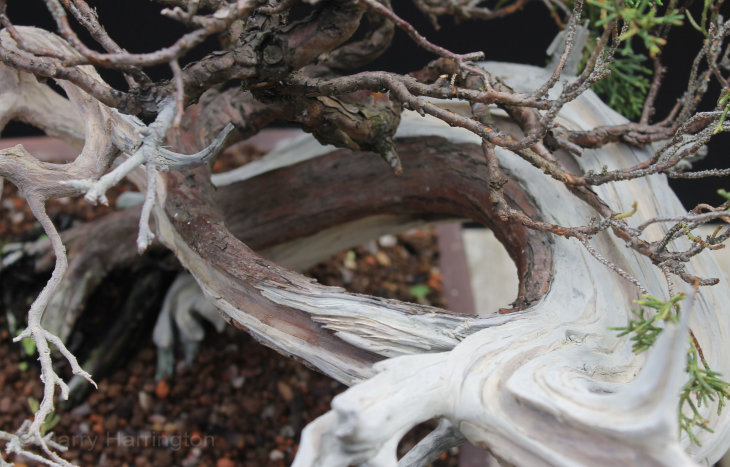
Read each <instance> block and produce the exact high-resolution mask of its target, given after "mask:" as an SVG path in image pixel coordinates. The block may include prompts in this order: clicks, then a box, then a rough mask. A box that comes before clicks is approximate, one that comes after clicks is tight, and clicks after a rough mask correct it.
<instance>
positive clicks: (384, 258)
mask: <svg viewBox="0 0 730 467" xmlns="http://www.w3.org/2000/svg"><path fill="white" fill-rule="evenodd" d="M375 260H376V261H377V262H378V264H379V265H381V266H383V267H384V268H387V267H389V266H390V264H391V263H390V257H389V256H388V255H387V254H386V253H385V252H384V251H379V252H377V253H376V254H375Z"/></svg>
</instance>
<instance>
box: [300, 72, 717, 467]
mask: <svg viewBox="0 0 730 467" xmlns="http://www.w3.org/2000/svg"><path fill="white" fill-rule="evenodd" d="M489 69H490V70H492V71H493V72H495V73H496V74H497V75H499V76H503V77H504V78H506V79H507V81H508V83H510V85H512V86H513V87H514V88H515V89H516V90H518V91H525V90H527V89H534V88H535V87H536V85H539V83H540V82H541V80H542V79H545V75H544V74H543V73H544V72H543V71H542V70H540V69H536V68H532V67H526V66H517V65H504V64H491V65H489ZM560 121H561V122H562V123H564V124H565V125H566V127H568V128H571V129H583V128H588V127H594V126H596V125H605V124H609V123H618V122H620V121H621V117H619V116H618V115H617V114H615V113H614V112H613V111H612V110H610V109H608V108H607V107H606V106H604V105H603V104H602V103H601V102H600V101H599V100H598V98H597V97H595V95H593V94H590V93H586V94H584V95H583V96H581V97H579V98H578V99H577V100H576V101H575V102H573V103H571V104H569V105H568V106H566V108H565V109H564V110H563V112H562V114H561V117H560ZM407 122H408V123H407V124H406V125H403V126H401V129H400V131H399V135H400V136H406V135H409V136H410V135H414V134H434V133H439V134H442V135H444V136H446V137H448V138H450V139H452V140H458V141H473V143H474V144H479V141H478V139H476V138H474V137H473V136H472V135H470V134H468V133H466V132H461V131H459V130H454V129H451V128H448V127H446V126H445V125H443V124H440V123H431V122H427V121H420V122H419V121H417V122H414V121H413V120H410V121H408V120H407ZM427 127H428V128H427ZM498 155H499V158H500V164H502V165H503V166H504V167H505V168H507V170H509V171H510V173H512V174H513V176H515V177H517V178H518V179H521V180H523V181H524V184H523V186H524V187H525V189H526V190H528V191H529V192H530V193H531V194H532V196H533V197H534V199H535V201H536V203H537V204H538V206H539V208H540V212H541V213H542V214H543V215H544V216H545V217H546V219H547V220H548V221H551V222H556V223H560V224H561V225H581V224H585V223H587V222H588V221H589V220H590V216H591V215H592V214H591V213H590V211H589V210H588V208H586V207H585V206H582V205H581V204H580V203H578V202H577V201H575V199H574V198H573V199H571V197H570V196H569V195H568V193H567V192H566V191H565V189H564V188H563V187H562V186H560V185H558V184H556V183H553V182H552V181H550V180H548V179H546V178H544V177H542V176H541V174H540V173H539V172H538V171H537V170H536V169H534V168H533V167H531V166H528V165H527V164H526V163H524V162H523V161H521V160H518V159H517V158H514V157H510V155H509V153H507V152H506V151H503V152H500V151H499V150H498ZM647 157H648V154H647V153H646V152H644V151H640V150H637V149H635V148H629V147H626V146H622V145H609V146H606V147H604V148H602V149H601V150H598V151H593V150H588V151H585V153H584V155H583V157H582V158H580V159H578V160H577V163H578V164H580V165H581V168H582V169H583V170H586V171H587V170H601V168H602V166H604V165H607V166H608V168H609V169H613V168H615V167H620V166H628V165H632V164H634V163H637V162H639V161H641V160H644V159H645V158H647ZM594 189H595V190H596V191H597V192H598V194H599V195H600V196H601V198H602V199H604V200H606V201H607V203H609V204H610V205H612V206H614V207H615V208H616V209H618V210H624V211H629V210H630V207H631V204H632V203H633V202H634V201H638V202H639V211H638V213H637V215H636V216H634V217H633V218H631V224H632V225H638V224H639V223H641V222H642V220H645V219H648V218H652V217H657V216H660V215H664V216H672V215H679V214H681V213H683V209H682V207H681V205H680V204H679V202H678V201H677V199H676V197H675V196H674V194H673V193H672V191H671V190H670V189H669V187H668V185H667V183H666V180H665V179H664V177H662V176H658V175H654V176H651V177H648V178H645V179H641V180H635V181H625V182H619V183H615V184H607V185H603V186H599V187H595V188H594ZM649 194H651V196H649ZM567 205H569V207H568V206H567ZM634 223H635V224H634ZM652 228H654V229H655V231H654V232H652V233H651V234H650V238H657V237H659V236H660V235H661V234H662V233H663V232H662V230H661V226H659V225H655V226H653V227H652ZM575 243H576V241H575V240H566V239H563V238H556V239H555V242H554V244H553V249H554V253H555V254H554V258H555V263H554V271H553V272H554V275H553V278H554V281H553V283H552V285H551V288H550V291H549V292H548V293H547V294H546V295H545V297H544V298H543V300H541V302H540V303H538V304H537V305H535V306H533V307H531V308H530V309H528V310H525V311H522V312H519V313H516V314H514V315H510V316H509V317H508V318H507V319H505V317H504V316H494V317H486V318H480V319H479V320H478V321H480V322H481V323H485V322H490V321H492V324H493V326H490V327H487V328H486V329H482V330H480V331H479V332H477V333H475V334H472V335H471V336H469V337H468V338H466V339H464V340H463V341H462V342H461V343H459V344H458V345H457V346H456V347H455V348H454V349H453V350H451V351H450V352H444V353H437V354H423V355H414V356H403V357H398V358H394V359H390V360H387V361H385V362H381V363H378V364H377V365H376V371H377V372H378V374H377V376H375V377H374V378H372V379H370V380H368V381H367V382H365V383H361V384H359V385H356V386H354V387H352V388H351V389H349V390H348V391H346V392H345V393H344V394H342V395H340V396H338V397H337V398H336V399H335V400H334V401H333V410H332V411H331V412H330V413H328V414H326V415H324V416H322V417H321V418H320V419H318V420H317V421H315V422H314V423H312V424H311V425H310V426H308V427H307V428H306V430H305V432H304V435H303V440H302V445H301V447H300V450H299V454H298V457H297V460H296V462H295V465H297V466H305V465H322V466H324V465H348V464H363V465H395V464H396V462H397V460H396V457H395V447H396V445H397V440H398V439H399V438H400V437H401V436H402V435H403V434H404V433H405V432H406V431H407V430H408V429H409V428H410V427H411V426H413V425H415V424H417V423H419V422H421V421H424V420H427V419H430V418H445V419H447V420H449V421H450V422H451V423H453V424H454V425H455V426H456V427H458V428H459V430H460V431H461V433H463V434H464V436H465V437H466V438H467V439H468V440H469V441H471V442H473V443H475V444H477V445H479V446H482V447H484V448H487V449H489V450H490V451H491V452H492V453H493V454H494V455H496V456H497V457H498V458H500V459H503V460H505V461H507V462H508V463H511V464H516V465H602V464H612V465H616V464H626V465H653V464H658V465H681V464H690V463H692V460H694V461H697V462H700V463H702V464H711V463H713V462H714V461H716V460H717V459H718V458H719V457H720V456H721V455H722V454H724V452H725V451H726V450H727V447H728V444H729V441H730V432H729V429H728V416H727V411H725V412H723V414H722V416H717V413H716V408H715V407H705V409H704V410H705V411H704V412H703V414H704V415H705V416H706V417H708V418H709V419H710V420H711V421H710V425H711V428H712V429H713V430H714V433H710V432H704V431H698V432H697V433H696V435H697V436H698V437H699V438H700V440H701V442H702V446H701V447H700V446H696V445H690V443H689V442H688V440H687V439H686V438H683V439H679V438H678V433H679V432H678V425H677V412H676V411H677V406H678V394H679V388H680V387H681V385H682V384H683V382H684V379H685V378H686V376H685V375H684V374H683V372H684V366H685V350H686V346H687V335H686V332H685V331H686V327H684V326H686V324H683V325H682V326H680V328H678V329H677V328H674V327H672V326H669V327H668V328H667V329H666V330H665V332H664V333H663V334H662V338H661V341H660V342H658V343H657V347H656V348H654V349H652V350H651V351H650V352H649V354H648V355H647V356H646V358H644V357H643V356H639V357H637V356H636V355H634V354H633V353H632V352H631V348H630V347H631V346H630V345H629V343H628V342H627V341H626V340H625V338H616V336H615V334H614V333H612V332H610V331H608V329H609V328H610V327H613V326H623V325H625V323H626V321H627V319H628V318H629V313H630V311H629V310H630V309H631V307H632V304H631V300H632V299H633V298H636V297H637V288H636V287H635V286H634V285H633V284H632V283H631V282H629V281H626V280H625V279H623V278H621V277H619V276H618V275H617V274H615V273H614V272H612V271H610V270H609V269H607V268H605V267H603V265H601V264H600V263H599V262H598V261H596V259H594V258H593V257H592V256H591V255H590V254H589V253H588V252H587V251H586V250H585V249H578V248H575ZM591 243H592V246H593V247H594V248H595V249H596V250H597V251H599V252H600V253H601V254H602V255H603V256H605V257H606V258H608V259H609V260H610V261H611V262H613V263H614V264H616V265H618V266H620V267H621V268H622V269H623V270H625V271H627V272H628V273H629V274H631V275H632V276H633V277H635V278H637V280H638V281H639V282H640V283H641V284H643V285H644V286H645V287H646V288H647V289H648V291H649V292H650V293H652V294H659V295H661V294H663V292H662V291H663V289H664V287H666V286H665V284H664V280H663V278H662V277H661V273H660V272H659V271H658V270H657V268H654V267H653V266H652V265H651V264H649V263H648V261H646V260H645V259H643V258H639V257H637V256H636V255H634V254H633V253H632V252H631V250H629V249H628V248H626V247H625V246H624V245H621V244H620V242H619V241H616V240H615V239H614V238H613V237H611V236H609V235H599V236H597V237H596V238H595V239H594V240H593V241H592V242H591ZM691 265H692V268H693V271H694V272H695V273H697V274H703V275H705V276H712V277H721V278H724V276H723V274H722V272H721V271H720V270H719V268H718V267H717V264H716V262H715V261H714V259H713V258H712V257H711V256H709V255H705V254H703V255H700V256H699V257H697V258H696V259H694V260H693V261H692V263H691ZM728 298H729V297H728V291H727V288H726V287H714V288H703V289H701V291H700V293H698V294H697V297H696V299H695V300H694V303H693V304H690V303H686V304H685V308H684V312H685V317H686V318H688V320H689V325H690V326H691V327H692V329H693V330H694V332H695V334H696V335H697V338H698V340H699V341H700V342H701V343H702V346H703V348H705V349H707V351H706V357H707V358H708V359H709V361H711V362H712V365H717V366H718V370H719V371H721V372H722V373H723V374H729V373H728V372H729V371H730V362H728V360H727V359H726V358H724V357H723V355H724V353H725V350H724V349H725V348H726V346H727V345H728V344H727V342H728V340H727V338H728V332H729V331H730V327H729V326H730V323H729V322H728V319H727V316H726V314H725V313H724V311H723V310H724V308H725V306H724V304H726V303H727V301H728ZM341 309H343V310H347V309H348V307H347V306H346V304H345V303H344V301H343V302H342V304H341ZM479 311H480V313H481V314H482V315H484V314H488V313H491V312H492V310H479ZM343 314H344V313H343ZM343 321H346V319H345V318H343ZM340 325H341V326H343V327H344V326H346V324H344V323H343V324H340ZM351 329H352V332H357V331H356V326H352V328H351ZM700 335H701V336H700ZM394 345H395V346H397V343H394Z"/></svg>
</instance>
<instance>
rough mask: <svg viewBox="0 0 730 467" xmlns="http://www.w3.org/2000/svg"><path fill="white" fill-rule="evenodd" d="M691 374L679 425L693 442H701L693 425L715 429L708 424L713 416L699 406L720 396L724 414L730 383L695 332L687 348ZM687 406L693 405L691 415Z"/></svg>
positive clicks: (684, 388)
mask: <svg viewBox="0 0 730 467" xmlns="http://www.w3.org/2000/svg"><path fill="white" fill-rule="evenodd" d="M687 374H689V380H688V381H687V382H686V383H685V384H684V386H682V392H681V394H680V396H679V429H680V431H684V432H685V433H687V436H689V438H690V439H691V440H692V442H693V443H695V444H697V445H698V446H699V445H700V442H699V440H698V439H697V437H696V436H695V435H694V433H692V427H693V426H699V427H700V428H702V429H704V430H707V431H709V432H711V433H712V429H711V428H710V427H708V426H707V423H708V422H709V420H707V419H706V418H704V417H703V416H702V415H701V414H700V411H699V408H700V407H702V405H703V404H704V405H705V406H709V405H710V404H711V403H712V402H714V400H715V397H717V414H718V415H720V413H722V409H723V407H725V399H728V398H729V397H730V383H728V382H727V381H725V380H723V379H722V375H721V374H720V373H718V372H716V371H713V370H712V369H711V368H710V366H709V365H708V364H707V360H705V358H704V356H703V355H702V353H701V352H700V350H699V347H698V345H697V342H696V340H695V339H694V336H692V340H691V344H690V347H689V350H688V351H687ZM685 407H687V408H689V411H688V412H689V413H691V416H688V415H686V414H685V410H684V409H685Z"/></svg>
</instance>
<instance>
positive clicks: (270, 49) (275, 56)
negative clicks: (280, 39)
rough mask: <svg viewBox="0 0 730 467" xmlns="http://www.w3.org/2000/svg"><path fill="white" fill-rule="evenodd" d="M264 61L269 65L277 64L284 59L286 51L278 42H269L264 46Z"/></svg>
mask: <svg viewBox="0 0 730 467" xmlns="http://www.w3.org/2000/svg"><path fill="white" fill-rule="evenodd" d="M263 59H264V63H266V64H267V65H276V64H277V63H280V62H281V61H282V60H283V59H284V52H283V51H282V50H281V47H279V46H278V45H276V44H269V45H267V46H266V47H265V48H264V52H263Z"/></svg>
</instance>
